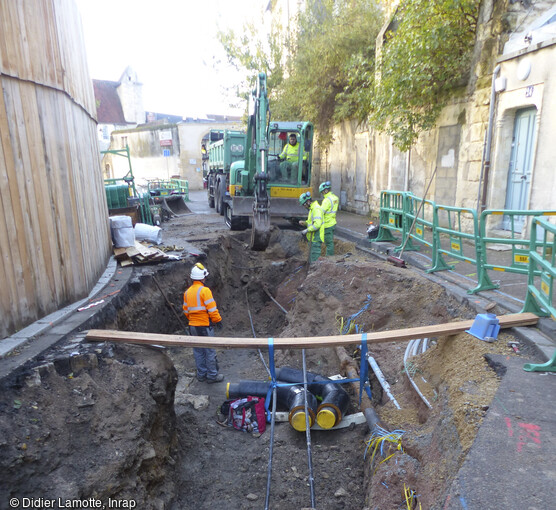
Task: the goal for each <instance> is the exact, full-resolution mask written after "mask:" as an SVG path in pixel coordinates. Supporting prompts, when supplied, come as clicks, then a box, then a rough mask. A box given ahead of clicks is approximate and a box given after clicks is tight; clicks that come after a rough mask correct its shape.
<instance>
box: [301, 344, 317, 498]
mask: <svg viewBox="0 0 556 510" xmlns="http://www.w3.org/2000/svg"><path fill="white" fill-rule="evenodd" d="M301 352H302V355H303V389H304V390H305V394H304V396H305V436H306V438H307V463H308V465H309V487H310V490H311V508H315V477H314V476H313V459H312V454H311V426H310V423H309V403H308V401H307V391H308V390H307V364H306V361H305V349H302V351H301Z"/></svg>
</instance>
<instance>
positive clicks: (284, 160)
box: [267, 122, 313, 188]
mask: <svg viewBox="0 0 556 510" xmlns="http://www.w3.org/2000/svg"><path fill="white" fill-rule="evenodd" d="M294 137H295V138H294ZM290 141H295V144H294V145H292V144H291V143H290ZM312 149H313V126H312V124H310V123H308V122H304V123H295V122H271V123H270V130H269V150H268V167H267V172H268V178H269V187H270V188H272V187H280V186H292V187H298V186H307V185H308V183H309V180H310V179H309V176H310V174H311V161H312Z"/></svg>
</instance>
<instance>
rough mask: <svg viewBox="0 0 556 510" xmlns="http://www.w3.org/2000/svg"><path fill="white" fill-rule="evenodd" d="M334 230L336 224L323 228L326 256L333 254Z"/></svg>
mask: <svg viewBox="0 0 556 510" xmlns="http://www.w3.org/2000/svg"><path fill="white" fill-rule="evenodd" d="M334 230H336V225H332V226H331V227H328V228H325V229H324V244H325V246H326V256H327V257H329V256H330V255H334Z"/></svg>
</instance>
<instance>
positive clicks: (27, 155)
mask: <svg viewBox="0 0 556 510" xmlns="http://www.w3.org/2000/svg"><path fill="white" fill-rule="evenodd" d="M0 85H1V87H2V89H1V92H0V212H1V217H0V255H1V267H0V282H1V285H0V319H1V320H0V338H3V337H5V336H7V335H9V334H11V333H14V332H15V331H17V330H18V329H20V328H22V327H24V326H26V325H27V324H29V323H30V322H33V321H34V320H36V319H39V318H40V317H43V316H44V315H47V314H48V313H51V312H53V311H55V310H57V309H59V308H61V307H62V306H65V305H67V304H69V303H71V302H74V301H76V300H78V299H80V298H83V297H84V296H86V295H87V294H88V292H89V291H90V290H91V288H92V287H93V286H94V285H95V283H96V282H97V281H98V278H99V276H100V275H101V274H102V272H103V271H104V269H105V267H106V263H107V261H108V258H109V256H110V249H111V242H110V230H109V226H108V225H109V223H108V210H107V207H106V198H105V192H104V185H103V180H102V171H101V168H100V158H99V149H98V142H97V134H96V130H97V124H96V120H95V118H96V109H95V102H94V94H93V87H92V81H91V79H90V77H89V74H88V69H87V59H86V54H85V50H84V43H83V34H82V28H81V19H80V16H79V12H78V10H77V6H76V5H75V2H74V0H0Z"/></svg>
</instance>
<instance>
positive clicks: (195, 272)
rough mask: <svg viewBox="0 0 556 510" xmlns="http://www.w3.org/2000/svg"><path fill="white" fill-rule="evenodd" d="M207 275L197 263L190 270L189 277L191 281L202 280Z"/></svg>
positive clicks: (201, 265) (203, 267)
mask: <svg viewBox="0 0 556 510" xmlns="http://www.w3.org/2000/svg"><path fill="white" fill-rule="evenodd" d="M208 275H209V272H208V271H207V270H206V269H205V266H203V264H201V263H200V262H198V263H197V264H195V265H194V266H193V267H192V268H191V274H190V275H189V276H190V278H191V279H192V280H204V279H205V278H206V277H207V276H208Z"/></svg>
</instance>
